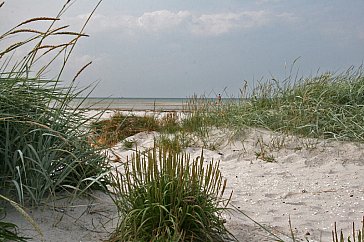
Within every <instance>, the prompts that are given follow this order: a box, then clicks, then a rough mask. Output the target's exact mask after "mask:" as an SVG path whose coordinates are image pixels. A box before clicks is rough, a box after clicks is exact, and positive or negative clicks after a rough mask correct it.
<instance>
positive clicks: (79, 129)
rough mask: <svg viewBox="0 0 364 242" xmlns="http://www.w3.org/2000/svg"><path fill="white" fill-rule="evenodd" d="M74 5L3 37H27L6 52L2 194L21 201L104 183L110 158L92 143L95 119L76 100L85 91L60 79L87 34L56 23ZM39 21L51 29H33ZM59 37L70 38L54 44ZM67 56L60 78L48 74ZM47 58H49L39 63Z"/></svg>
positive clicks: (1, 67)
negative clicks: (76, 105)
mask: <svg viewBox="0 0 364 242" xmlns="http://www.w3.org/2000/svg"><path fill="white" fill-rule="evenodd" d="M68 4H69V1H68V2H67V3H66V4H65V5H64V7H63V8H62V9H61V11H60V12H59V14H58V15H57V16H56V17H55V18H49V17H42V18H33V19H29V20H26V21H24V22H22V23H20V24H18V25H17V26H16V27H14V28H12V29H10V30H9V31H8V32H6V33H4V34H2V35H0V41H5V40H8V39H11V37H14V36H15V37H21V38H24V40H22V41H20V42H16V43H14V44H11V45H10V46H9V47H7V48H6V49H5V50H0V61H1V64H0V187H1V190H0V192H1V193H3V194H6V195H8V196H10V195H13V194H17V198H18V200H19V201H20V202H21V203H24V202H26V201H30V202H32V203H35V204H38V203H39V202H40V201H41V200H42V199H43V198H44V197H46V196H49V195H54V194H55V193H56V192H58V191H64V190H67V191H70V189H71V191H72V192H75V193H79V192H83V191H85V190H87V189H89V188H90V187H99V188H103V187H104V186H103V185H102V183H103V182H105V180H104V172H106V171H107V166H106V163H105V159H104V157H103V156H101V155H100V153H99V152H98V151H97V150H96V149H95V148H93V147H92V146H91V145H90V144H89V143H88V141H87V134H88V130H87V129H86V128H85V123H86V122H88V121H89V120H88V119H87V118H85V116H84V114H83V113H82V111H80V110H78V109H77V108H76V109H73V107H71V104H70V103H71V101H72V100H73V98H74V97H76V96H77V95H78V94H79V93H80V92H81V91H76V89H75V88H74V87H73V85H72V84H71V85H70V86H69V87H64V86H61V82H60V78H61V74H62V72H63V70H64V68H65V65H66V63H67V61H68V59H69V57H70V54H71V52H72V50H73V48H74V46H75V44H76V43H77V41H78V40H79V38H81V37H82V36H86V35H85V34H83V33H82V31H83V29H81V31H80V32H71V31H67V30H66V29H67V28H68V26H61V27H56V22H57V21H58V20H59V19H60V17H61V15H62V14H63V12H64V11H65V9H66V8H67V7H68ZM39 22H42V23H44V22H46V23H49V25H48V27H47V29H46V30H45V31H43V30H38V29H31V28H30V27H28V26H30V25H31V26H33V25H35V24H37V23H39ZM19 35H20V36H19ZM23 35H24V36H23ZM29 36H30V37H29ZM59 36H63V37H64V38H67V37H68V38H70V40H66V41H65V42H64V43H57V44H50V42H52V41H53V40H54V38H55V37H59ZM47 41H49V42H47ZM29 46H30V50H28V48H29ZM19 48H23V49H22V50H24V49H26V50H27V51H26V53H27V54H26V55H25V56H24V57H23V58H19V60H15V61H13V60H12V57H11V56H12V54H13V53H14V51H15V50H17V49H19ZM61 55H63V56H62V61H63V62H62V64H61V68H60V71H59V73H58V75H57V77H56V78H55V79H46V78H44V77H43V75H44V73H45V72H46V70H47V68H48V67H49V66H50V65H51V64H52V63H53V62H54V61H56V60H57V57H60V56H61ZM43 59H45V60H43ZM42 61H46V62H45V64H43V65H41V67H39V65H40V63H44V62H42ZM12 62H14V64H11V63H12ZM37 65H38V67H37ZM82 70H83V68H82V69H81V71H82ZM81 71H80V72H81ZM80 72H79V73H77V74H76V76H75V78H76V77H77V76H78V75H79V74H80Z"/></svg>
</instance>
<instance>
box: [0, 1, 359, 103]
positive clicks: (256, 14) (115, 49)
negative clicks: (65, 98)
mask: <svg viewBox="0 0 364 242" xmlns="http://www.w3.org/2000/svg"><path fill="white" fill-rule="evenodd" d="M0 2H1V1H0ZM65 2H66V1H61V0H32V1H29V0H5V4H4V5H3V7H2V8H0V33H3V32H5V31H6V30H8V29H10V27H12V26H14V25H16V24H17V23H19V22H21V21H23V20H26V19H28V18H32V17H38V16H55V15H56V14H57V12H58V11H59V10H60V8H61V7H62V6H63V4H64V3H65ZM97 2H98V1H96V0H77V1H71V3H72V4H71V6H70V8H69V9H68V10H67V12H66V13H65V14H64V15H63V16H62V20H61V21H62V22H60V23H63V24H69V25H70V29H72V30H79V29H80V27H81V26H82V23H83V22H84V21H85V20H86V18H87V16H88V15H89V14H90V12H91V11H92V9H93V8H94V6H95V5H96V4H97ZM363 11H364V1H362V0H350V1H347V0H341V1H340V0H320V1H317V0H219V1H217V0H198V1H196V0H183V1H182V0H179V1H177V0H103V1H102V3H101V4H100V6H99V7H98V9H97V10H96V12H95V14H94V15H93V17H92V19H91V21H90V22H89V24H88V25H87V27H86V30H85V32H86V33H87V34H89V37H87V38H84V39H82V40H81V41H79V43H78V45H77V47H76V48H75V50H74V52H73V53H72V57H71V60H70V62H69V63H68V66H67V67H66V72H65V75H64V76H62V78H64V81H65V83H67V82H68V81H69V80H71V79H72V77H73V76H74V75H75V73H77V71H78V70H79V69H80V68H81V67H82V66H83V65H85V64H86V63H88V62H89V61H92V65H90V66H89V67H88V68H87V69H86V70H85V71H84V72H83V73H82V74H81V75H80V76H79V77H78V79H77V80H78V85H79V86H81V87H83V86H88V85H90V84H92V85H96V87H95V89H94V91H93V93H92V96H95V97H155V98H157V97H162V98H170V97H182V98H183V97H190V96H192V95H193V94H197V95H206V96H210V97H213V96H214V95H217V94H218V93H223V95H224V96H234V97H237V96H238V95H239V88H241V87H242V86H243V85H244V82H245V81H247V83H248V85H249V86H251V87H253V86H254V85H255V84H256V83H257V82H258V81H267V80H270V79H272V78H275V79H279V80H284V79H285V78H287V77H288V76H289V73H290V70H291V68H293V72H294V74H295V75H296V74H298V76H313V75H316V74H317V73H324V72H327V71H331V72H335V73H340V72H342V71H345V70H347V69H348V68H349V67H351V66H355V67H359V66H360V65H361V64H362V63H363V61H364V14H363ZM4 45H5V43H0V49H4V48H5V46H4ZM21 54H22V53H21V51H20V53H16V55H15V56H20V55H21ZM296 59H297V61H296V62H295V60H296ZM1 61H2V60H0V62H1ZM0 64H1V63H0ZM49 73H52V70H51V71H50V72H49Z"/></svg>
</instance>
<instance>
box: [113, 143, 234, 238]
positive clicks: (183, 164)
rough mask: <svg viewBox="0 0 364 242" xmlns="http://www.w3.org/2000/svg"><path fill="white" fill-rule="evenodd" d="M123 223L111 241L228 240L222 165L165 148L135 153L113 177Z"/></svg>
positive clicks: (226, 200) (226, 201)
mask: <svg viewBox="0 0 364 242" xmlns="http://www.w3.org/2000/svg"><path fill="white" fill-rule="evenodd" d="M167 150H168V151H167ZM115 182H116V183H117V185H116V187H117V192H116V196H115V200H116V204H117V206H118V209H119V212H120V218H121V221H120V223H119V225H118V228H117V230H116V231H115V233H114V234H113V236H112V237H111V239H110V241H224V239H226V238H229V237H230V234H229V232H228V231H227V230H226V228H225V227H224V220H223V219H222V217H221V213H222V212H223V211H224V210H226V206H227V204H228V202H229V200H228V199H224V198H223V193H224V190H225V186H226V180H223V178H222V176H221V173H220V171H219V163H216V162H211V163H209V164H208V165H206V164H204V159H203V155H201V157H199V158H197V159H196V160H193V161H191V160H190V158H189V156H188V155H186V154H180V153H176V152H174V151H173V150H170V149H164V148H163V147H159V148H154V149H153V150H151V151H149V152H148V153H147V154H144V155H142V154H141V153H136V154H135V156H133V157H132V158H131V160H128V162H126V163H125V166H124V171H123V172H120V173H118V176H117V177H116V179H115Z"/></svg>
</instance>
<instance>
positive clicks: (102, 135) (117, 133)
mask: <svg viewBox="0 0 364 242" xmlns="http://www.w3.org/2000/svg"><path fill="white" fill-rule="evenodd" d="M91 129H92V132H93V139H94V140H95V142H96V144H97V145H98V146H113V145H115V144H116V143H118V142H119V141H121V140H123V139H125V138H127V137H129V136H132V135H135V134H137V133H140V132H144V131H154V130H157V129H158V122H157V121H156V119H155V118H154V117H148V116H143V117H138V116H135V115H129V116H126V115H123V114H121V113H116V114H115V115H113V116H112V117H111V118H110V119H107V120H101V121H97V122H94V123H92V125H91Z"/></svg>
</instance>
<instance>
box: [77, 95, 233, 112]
mask: <svg viewBox="0 0 364 242" xmlns="http://www.w3.org/2000/svg"><path fill="white" fill-rule="evenodd" d="M190 100H191V99H190V98H93V97H92V98H87V99H83V98H76V99H75V100H73V101H72V102H71V106H72V107H76V106H78V105H80V108H86V109H113V110H130V111H140V110H143V111H144V110H153V111H179V110H183V109H185V108H186V105H187V104H188V103H189V102H190ZM231 100H235V101H236V100H238V99H232V98H228V99H224V98H223V100H222V101H223V102H227V101H231ZM203 102H204V103H206V102H209V103H212V104H213V103H216V102H217V99H215V98H205V99H203Z"/></svg>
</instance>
